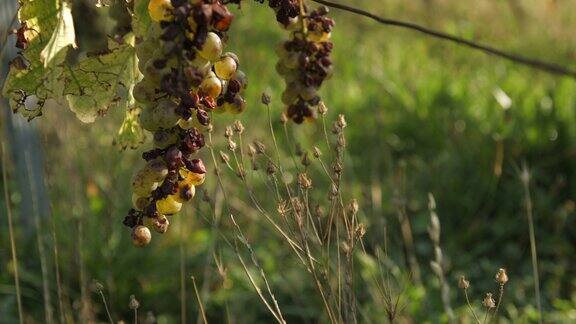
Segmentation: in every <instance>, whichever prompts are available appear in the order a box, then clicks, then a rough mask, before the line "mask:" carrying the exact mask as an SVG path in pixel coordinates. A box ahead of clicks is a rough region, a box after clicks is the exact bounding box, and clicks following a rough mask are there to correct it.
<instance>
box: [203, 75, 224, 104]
mask: <svg viewBox="0 0 576 324" xmlns="http://www.w3.org/2000/svg"><path fill="white" fill-rule="evenodd" d="M200 92H201V93H203V94H206V95H208V96H210V97H212V98H216V97H218V96H219V95H220V93H221V92H222V81H221V80H220V79H218V77H217V76H216V75H215V74H214V73H213V72H211V73H210V74H208V75H207V76H206V78H204V80H203V81H202V84H200Z"/></svg>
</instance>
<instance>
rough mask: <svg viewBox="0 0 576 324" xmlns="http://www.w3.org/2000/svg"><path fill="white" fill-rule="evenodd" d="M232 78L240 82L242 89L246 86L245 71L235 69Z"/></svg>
mask: <svg viewBox="0 0 576 324" xmlns="http://www.w3.org/2000/svg"><path fill="white" fill-rule="evenodd" d="M234 79H236V80H238V81H240V84H242V87H241V89H242V90H244V89H246V87H248V77H247V76H246V73H244V72H242V70H238V71H236V74H235V75H234Z"/></svg>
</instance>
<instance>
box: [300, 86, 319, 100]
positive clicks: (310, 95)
mask: <svg viewBox="0 0 576 324" xmlns="http://www.w3.org/2000/svg"><path fill="white" fill-rule="evenodd" d="M316 96H318V90H317V89H316V88H314V87H302V89H301V90H300V97H302V99H304V100H307V101H309V100H312V99H314V98H315V97H316Z"/></svg>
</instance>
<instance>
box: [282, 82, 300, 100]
mask: <svg viewBox="0 0 576 324" xmlns="http://www.w3.org/2000/svg"><path fill="white" fill-rule="evenodd" d="M301 89H302V86H301V85H300V84H299V83H296V82H292V83H290V84H288V85H287V86H286V89H284V92H282V103H283V104H285V105H290V104H292V103H293V102H294V101H296V99H298V94H299V93H300V91H301Z"/></svg>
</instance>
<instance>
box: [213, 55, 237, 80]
mask: <svg viewBox="0 0 576 324" xmlns="http://www.w3.org/2000/svg"><path fill="white" fill-rule="evenodd" d="M237 68H238V63H236V60H234V59H233V58H232V57H230V56H224V57H223V58H222V59H221V60H219V61H217V62H216V63H214V72H216V76H218V77H219V78H220V79H222V80H230V78H232V76H234V74H235V73H236V69H237Z"/></svg>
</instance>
